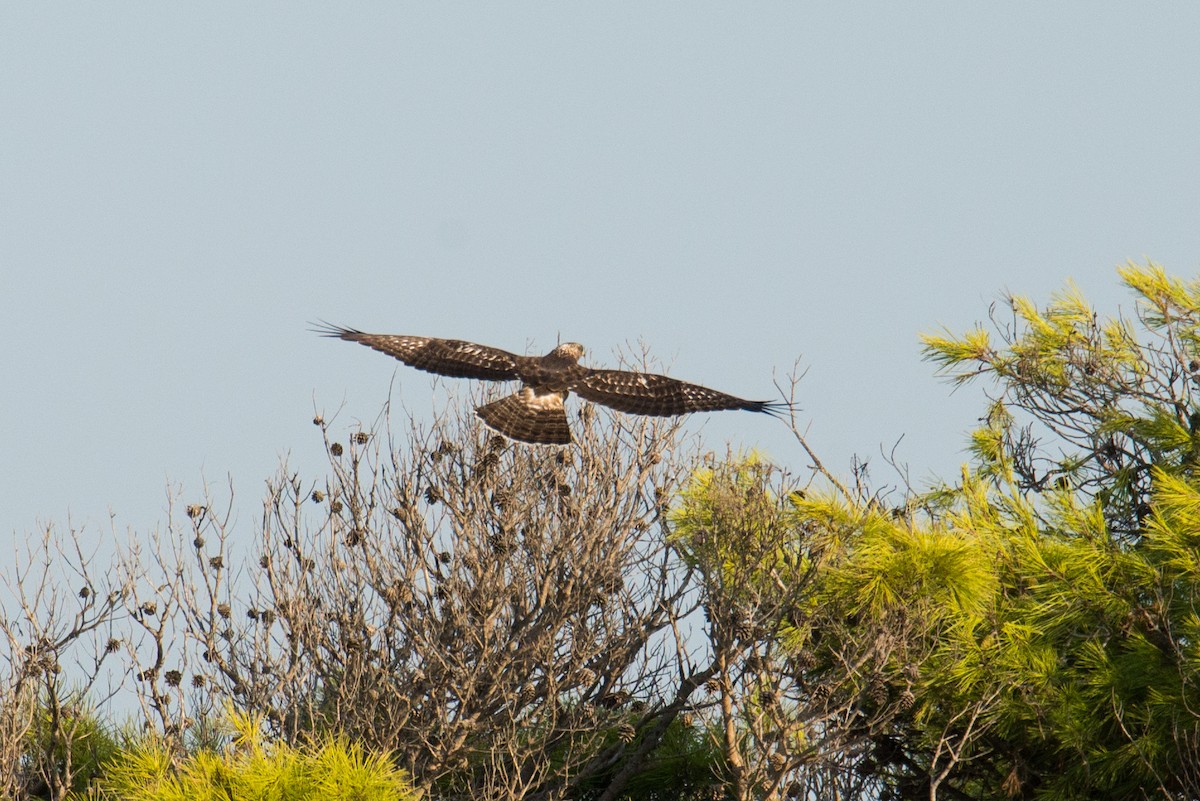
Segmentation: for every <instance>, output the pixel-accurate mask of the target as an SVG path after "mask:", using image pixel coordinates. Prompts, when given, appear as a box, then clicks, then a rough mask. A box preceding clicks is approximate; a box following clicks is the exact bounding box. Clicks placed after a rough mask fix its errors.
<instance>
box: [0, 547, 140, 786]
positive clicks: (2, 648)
mask: <svg viewBox="0 0 1200 801" xmlns="http://www.w3.org/2000/svg"><path fill="white" fill-rule="evenodd" d="M72 534H74V532H72ZM64 541H65V545H64ZM90 562H91V559H90V555H88V554H85V553H84V552H83V551H82V548H81V543H80V539H79V538H78V537H77V536H71V537H69V538H60V537H59V536H58V534H57V532H56V531H55V529H54V528H53V527H47V528H45V529H43V530H42V532H41V536H40V537H39V538H38V539H36V540H35V541H34V542H33V543H32V544H31V545H30V546H29V547H28V548H27V550H26V552H25V553H24V554H21V555H19V556H18V557H17V559H16V560H15V561H14V563H12V564H11V565H10V567H9V569H8V570H7V571H6V572H5V574H4V577H3V583H4V590H5V593H4V595H5V597H4V604H3V609H4V614H3V617H0V635H2V638H0V662H3V663H4V664H6V665H7V670H0V797H4V798H18V797H23V796H25V795H28V794H34V793H36V794H38V795H40V796H42V797H47V798H52V799H58V798H64V797H66V795H67V793H69V792H70V791H71V790H72V789H73V788H74V789H79V784H80V782H81V781H86V779H87V778H88V775H87V774H89V773H90V772H94V771H95V770H96V769H97V767H98V758H99V753H98V749H100V748H102V744H101V743H99V742H98V740H100V739H101V737H100V734H101V732H99V731H97V727H96V725H95V718H94V716H92V715H91V714H90V712H89V709H88V708H87V704H88V703H89V702H90V703H97V702H101V703H102V702H103V700H104V699H105V698H107V697H108V696H109V695H110V694H111V692H112V689H111V688H110V687H106V686H104V685H103V684H102V682H101V679H102V677H103V676H104V675H105V667H106V662H108V661H109V660H110V657H111V656H112V654H113V649H110V648H108V647H107V643H108V641H109V640H111V639H113V625H114V622H115V620H116V618H117V617H118V614H119V611H120V608H121V604H122V601H123V598H124V596H125V594H126V591H127V588H126V587H125V586H124V585H123V584H122V583H121V582H120V581H119V579H118V580H115V581H114V580H113V577H112V576H103V578H102V577H101V576H102V575H103V574H97V573H94V572H93V571H91V570H90V568H89V564H90ZM68 582H69V583H68ZM69 587H73V589H69ZM68 677H69V678H68ZM97 696H100V697H99V698H97Z"/></svg>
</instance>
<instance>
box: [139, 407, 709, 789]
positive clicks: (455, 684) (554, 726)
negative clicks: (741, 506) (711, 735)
mask: <svg viewBox="0 0 1200 801" xmlns="http://www.w3.org/2000/svg"><path fill="white" fill-rule="evenodd" d="M580 418H581V419H580V420H579V421H578V422H577V424H576V426H575V427H576V433H577V439H578V442H577V444H576V445H575V446H573V447H571V448H565V449H546V448H531V447H527V446H514V445H513V444H512V443H510V442H508V441H507V440H504V439H503V438H501V437H499V436H497V435H494V434H492V433H490V432H488V431H487V430H486V429H483V428H482V427H480V426H479V425H478V424H477V423H476V422H475V421H473V420H469V419H464V417H463V416H462V414H461V411H460V410H459V409H458V407H454V406H452V407H451V411H450V412H448V413H447V414H446V415H445V416H444V417H442V418H439V419H437V420H435V421H434V423H433V424H432V425H431V426H430V427H428V428H424V427H422V426H420V425H418V424H415V423H410V426H409V429H408V430H407V431H406V432H404V434H403V435H402V436H399V437H397V436H394V435H393V432H392V431H391V430H390V428H389V427H388V418H387V417H386V416H385V417H384V418H382V420H381V422H380V423H379V424H378V425H377V426H375V427H374V428H371V429H361V430H354V431H351V432H349V433H348V434H347V433H345V432H343V433H342V435H341V437H337V438H335V437H334V435H333V434H332V433H331V429H330V428H329V424H327V423H326V422H325V419H324V418H323V417H322V418H319V419H320V422H319V424H318V425H320V427H321V429H322V431H323V432H324V436H325V444H326V451H327V453H328V456H329V464H330V475H329V478H328V479H327V480H326V481H324V482H322V483H321V484H320V485H318V486H312V485H310V484H306V483H305V482H304V481H302V480H301V479H300V478H299V477H298V476H294V475H291V474H290V473H289V472H288V471H287V469H286V468H285V469H284V470H282V471H281V473H280V474H279V476H278V477H277V478H276V479H275V480H273V481H272V482H270V484H269V489H268V494H267V498H266V501H265V506H264V518H263V526H262V534H261V539H260V541H259V544H258V552H257V553H256V554H254V555H252V556H251V557H250V560H249V561H250V563H251V564H252V568H250V570H251V573H252V575H251V582H252V583H253V585H254V588H255V589H254V590H253V591H252V592H250V594H249V596H248V597H246V600H244V601H241V600H239V599H238V598H237V597H234V595H235V594H234V593H231V592H230V587H231V585H230V583H229V580H228V579H227V578H226V576H227V574H228V571H229V570H230V565H229V559H228V558H225V557H226V554H225V550H226V545H225V543H226V540H227V532H226V531H225V529H224V527H223V525H221V524H220V523H219V522H214V523H213V524H212V529H211V530H209V531H203V530H198V531H197V532H196V535H195V538H192V537H188V538H187V540H188V541H189V542H192V541H193V539H195V540H203V544H202V545H201V546H194V544H193V547H192V550H193V551H194V554H195V555H194V556H191V557H189V555H188V554H184V553H182V552H181V550H172V549H171V548H170V547H168V546H166V545H164V544H162V543H160V544H159V550H158V551H156V553H158V554H159V557H158V559H159V568H160V571H161V572H162V573H163V574H171V570H170V569H169V568H170V566H171V565H178V564H183V563H186V565H187V567H186V569H176V570H175V573H174V575H177V576H180V577H181V578H180V580H179V581H178V582H176V583H174V584H172V583H171V582H169V581H168V582H167V583H166V585H165V587H159V593H158V598H159V603H160V604H161V605H165V606H169V605H171V604H173V603H178V604H180V605H181V610H180V611H181V612H182V614H183V616H184V617H185V618H186V620H187V630H188V632H189V636H190V637H191V638H192V639H193V641H194V642H195V643H196V645H197V649H198V651H199V653H200V654H201V658H202V659H203V660H204V667H203V668H202V669H201V670H199V671H198V675H201V676H203V679H202V682H203V683H204V690H205V692H209V693H211V692H214V691H216V692H219V693H220V694H222V695H225V696H228V697H229V698H231V699H234V701H235V702H236V703H237V704H238V705H239V706H242V707H245V708H247V709H253V710H255V711H262V712H266V713H267V714H268V716H269V719H270V720H271V721H272V723H273V724H274V725H275V727H276V728H277V730H278V732H279V733H280V734H281V735H282V736H284V737H286V738H289V739H303V738H305V737H306V736H308V735H309V734H311V733H312V732H314V731H317V730H321V729H336V730H339V731H342V732H345V733H348V734H350V735H351V736H353V737H355V738H358V739H361V740H363V741H365V742H367V743H369V744H371V745H373V746H375V747H378V748H386V749H390V750H392V751H393V752H394V753H396V754H398V755H399V758H400V759H401V760H402V762H404V763H405V766H406V767H407V768H409V769H410V770H411V771H412V772H413V774H414V776H416V777H417V778H418V780H420V781H421V782H422V783H423V784H425V785H426V786H429V787H431V788H437V790H438V792H439V794H440V795H441V796H443V797H451V796H454V795H459V796H461V797H470V798H518V797H534V796H536V795H538V794H543V795H553V794H555V793H561V792H562V791H563V789H564V788H565V787H567V786H569V785H570V784H571V783H572V782H574V781H578V780H580V779H581V777H586V776H587V775H588V774H589V771H594V770H596V769H597V768H598V767H599V766H600V765H602V764H610V763H612V762H613V761H614V760H619V759H620V758H621V755H622V754H623V753H624V752H625V751H626V750H628V749H629V748H631V747H633V745H632V743H633V740H634V737H630V736H628V734H629V731H630V728H628V727H632V728H633V730H634V734H635V736H636V735H637V734H638V733H639V732H641V731H645V730H649V729H651V728H653V726H654V725H655V724H656V723H657V722H658V721H659V719H660V718H661V716H662V715H663V709H664V707H665V706H669V704H664V703H662V702H660V699H662V698H663V697H664V694H668V695H669V694H671V693H673V692H674V691H675V690H676V689H677V686H676V685H677V682H678V665H677V664H676V655H677V649H676V648H675V647H674V645H673V644H672V639H671V637H672V629H671V623H672V621H673V620H676V619H678V618H679V617H681V616H683V615H686V614H687V611H688V603H689V600H688V594H689V588H690V584H689V574H688V570H687V568H686V566H684V565H683V564H682V563H681V562H680V561H679V560H678V559H677V558H676V554H675V552H674V550H673V548H672V547H671V546H670V545H669V544H668V543H667V541H666V538H665V537H664V536H663V533H662V527H663V525H664V513H665V511H666V508H667V503H668V501H669V499H670V498H671V497H672V495H673V494H674V492H675V490H676V486H677V484H678V482H679V481H680V479H681V478H682V477H684V476H685V475H686V474H687V473H688V472H689V470H690V468H691V466H692V463H691V462H690V461H689V460H688V458H687V457H686V456H684V455H682V454H681V453H680V452H679V450H678V448H679V436H678V424H677V423H676V422H674V421H671V420H663V419H651V420H646V419H638V418H617V419H611V418H609V417H607V416H605V417H602V418H597V416H595V415H580ZM201 517H202V516H201V515H198V514H192V513H191V512H189V515H188V518H189V520H190V521H191V523H192V524H193V525H195V524H196V523H197V521H198V520H200V519H201ZM200 528H202V526H201V527H200ZM184 550H186V549H184ZM218 557H220V558H218ZM176 560H178V561H176ZM693 595H694V594H693ZM244 597H245V596H244ZM135 618H136V619H137V620H138V621H139V623H140V624H141V625H142V626H143V627H145V628H146V631H147V632H149V634H150V639H151V640H152V641H153V642H154V643H156V644H157V643H160V642H162V641H163V635H162V634H160V633H159V629H158V628H157V627H158V626H159V624H158V623H153V622H151V621H154V620H157V618H156V617H154V616H151V615H147V614H145V613H144V612H143V613H142V614H141V615H140V616H139V615H137V614H136V613H135ZM151 656H153V657H154V658H153V659H152V660H148V661H150V665H149V667H148V668H143V671H145V670H151V671H155V673H154V675H153V676H151V677H150V681H149V683H148V685H147V686H148V688H149V691H148V692H147V693H146V694H145V698H146V700H147V703H148V708H149V709H150V710H151V711H154V712H155V714H156V715H157V716H158V718H159V720H161V721H164V722H165V721H166V720H167V719H168V716H167V715H166V714H165V713H164V712H163V711H162V710H163V709H165V708H168V705H167V704H166V703H165V702H164V700H163V697H165V696H166V695H169V694H171V693H186V692H187V691H188V690H189V688H188V687H186V686H185V685H186V682H179V683H178V686H177V687H171V688H169V689H170V693H165V692H164V693H160V692H159V691H158V689H155V688H158V687H160V686H161V684H160V682H162V680H163V675H165V674H161V670H162V668H163V667H165V666H166V664H167V661H165V658H158V656H157V646H156V647H155V649H152V651H151ZM209 703H211V700H210V701H209ZM635 705H636V708H638V709H641V710H642V711H641V712H640V713H636V714H635V713H631V710H632V709H634V708H635ZM178 706H179V705H175V706H171V707H170V708H178ZM680 706H681V705H678V704H677V705H675V706H674V707H672V708H671V712H670V714H672V715H673V714H675V713H677V712H678V709H679V707H680ZM614 740H615V742H614Z"/></svg>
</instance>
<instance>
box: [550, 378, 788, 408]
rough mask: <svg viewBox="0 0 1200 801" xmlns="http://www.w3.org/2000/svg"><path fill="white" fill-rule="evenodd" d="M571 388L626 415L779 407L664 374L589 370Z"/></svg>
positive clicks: (580, 394) (587, 398)
mask: <svg viewBox="0 0 1200 801" xmlns="http://www.w3.org/2000/svg"><path fill="white" fill-rule="evenodd" d="M572 389H573V390H575V392H577V393H578V394H579V396H580V397H581V398H584V399H585V400H590V401H592V402H593V403H599V404H602V405H604V406H608V407H609V408H611V409H616V410H617V411H619V412H628V413H630V414H649V415H659V416H665V415H676V414H688V413H689V412H715V411H720V410H722V409H746V410H749V411H753V412H767V413H770V414H774V413H776V412H777V411H779V409H778V407H779V404H777V403H773V402H770V401H752V400H746V399H744V398H739V397H736V396H734V395H729V394H726V393H724V392H718V391H717V390H715V389H709V388H708V387H702V386H700V385H699V384H689V383H688V382H686V381H680V380H678V379H675V378H669V377H668V376H665V375H656V374H654V373H638V372H633V371H630V370H591V371H589V372H588V374H587V375H586V376H584V378H582V379H581V380H580V381H578V382H576V383H575V384H574V386H572Z"/></svg>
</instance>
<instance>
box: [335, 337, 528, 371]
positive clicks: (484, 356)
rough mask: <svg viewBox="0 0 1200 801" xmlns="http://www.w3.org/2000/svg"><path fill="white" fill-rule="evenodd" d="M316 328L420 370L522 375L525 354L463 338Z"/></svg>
mask: <svg viewBox="0 0 1200 801" xmlns="http://www.w3.org/2000/svg"><path fill="white" fill-rule="evenodd" d="M316 330H317V331H318V332H319V333H321V334H324V335H325V336H329V337H337V338H338V339H344V340H346V341H348V342H359V343H361V344H363V345H366V346H367V347H369V348H374V349H375V350H377V351H379V352H380V353H386V354H387V355H388V356H392V357H394V358H397V359H399V360H400V361H402V362H404V363H405V364H407V365H409V366H411V367H415V368H417V369H418V370H425V371H426V372H429V373H437V374H438V375H444V376H451V377H454V378H478V379H482V380H485V381H508V380H511V379H515V378H518V377H519V373H518V367H519V364H520V362H521V361H522V360H523V359H524V358H526V357H523V356H517V355H516V354H515V353H509V352H508V351H506V350H501V349H499V348H492V347H488V346H487V345H478V344H476V343H474V342H465V341H463V340H461V339H436V338H434V337H413V336H403V335H398V334H366V333H363V332H362V331H357V330H355V329H353V328H342V327H340V326H332V325H324V326H322V327H320V328H317V329H316Z"/></svg>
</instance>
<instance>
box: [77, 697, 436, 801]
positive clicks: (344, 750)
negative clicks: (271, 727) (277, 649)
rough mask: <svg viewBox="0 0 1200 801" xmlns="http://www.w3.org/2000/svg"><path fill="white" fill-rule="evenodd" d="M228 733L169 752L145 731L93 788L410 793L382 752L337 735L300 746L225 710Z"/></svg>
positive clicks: (340, 796)
mask: <svg viewBox="0 0 1200 801" xmlns="http://www.w3.org/2000/svg"><path fill="white" fill-rule="evenodd" d="M230 720H231V722H232V724H233V729H234V734H235V736H234V738H233V741H232V743H231V744H230V746H229V747H228V748H227V749H225V750H224V751H222V752H215V751H210V750H203V751H200V752H198V753H196V754H193V755H191V756H188V757H186V758H183V759H178V760H177V759H176V758H175V757H174V756H173V755H172V752H171V751H170V750H169V749H168V748H167V747H166V745H164V744H163V743H161V742H159V741H157V740H154V739H150V740H146V741H144V742H142V743H140V744H139V745H137V746H135V747H133V748H132V749H130V750H128V751H126V752H124V753H122V754H120V755H119V756H118V757H117V758H116V759H114V760H113V761H112V762H110V763H109V764H108V765H107V766H106V768H107V769H106V771H105V776H104V778H103V779H102V780H101V782H100V783H99V785H98V788H97V790H98V793H97V795H98V796H99V797H100V798H103V799H112V801H117V800H118V799H119V800H120V801H304V800H305V799H313V801H316V800H317V799H333V800H334V801H339V800H341V801H408V800H409V799H416V798H418V797H419V796H418V793H417V792H416V791H415V790H414V789H413V788H412V787H411V785H410V784H409V782H408V776H407V774H406V773H405V772H404V771H403V770H401V769H400V768H397V767H396V766H395V765H394V764H392V762H391V760H390V757H389V755H388V754H368V753H366V752H365V751H364V750H363V748H362V747H361V746H359V745H358V744H356V743H351V742H348V741H347V740H346V739H344V738H332V739H326V740H325V741H323V742H320V743H318V744H316V745H312V746H309V747H306V748H294V747H292V746H289V745H286V744H284V743H267V742H266V741H265V738H264V736H263V732H262V721H261V720H260V719H258V718H255V717H252V716H248V715H240V714H237V713H234V712H232V711H231V712H230Z"/></svg>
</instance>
